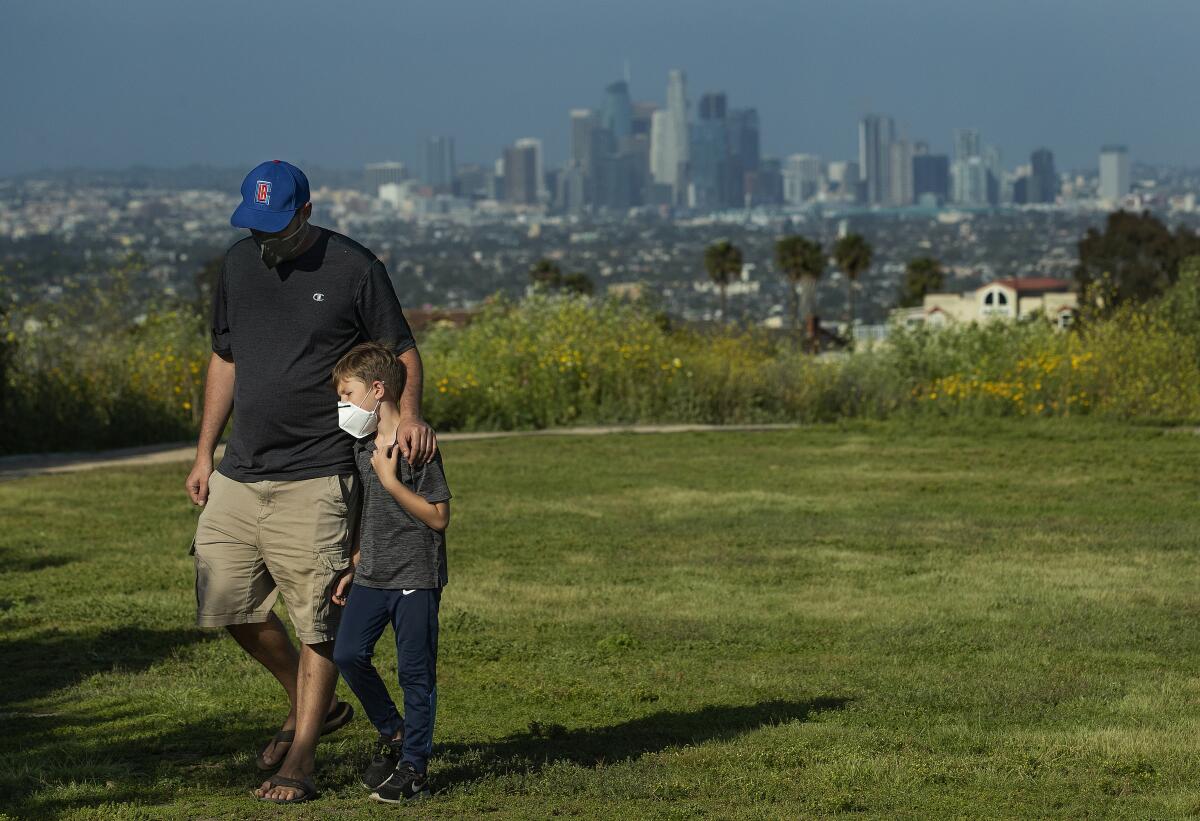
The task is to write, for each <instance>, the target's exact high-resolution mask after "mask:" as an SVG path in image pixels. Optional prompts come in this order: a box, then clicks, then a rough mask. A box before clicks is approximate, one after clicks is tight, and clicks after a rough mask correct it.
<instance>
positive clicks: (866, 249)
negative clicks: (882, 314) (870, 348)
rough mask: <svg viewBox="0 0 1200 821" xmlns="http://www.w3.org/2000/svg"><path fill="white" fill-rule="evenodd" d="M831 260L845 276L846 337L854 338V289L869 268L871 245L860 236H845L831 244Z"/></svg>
mask: <svg viewBox="0 0 1200 821" xmlns="http://www.w3.org/2000/svg"><path fill="white" fill-rule="evenodd" d="M833 259H834V261H835V262H836V263H837V266H838V267H839V268H841V269H842V271H843V273H845V274H846V337H847V338H848V339H853V338H854V289H855V288H856V287H857V285H858V278H859V276H860V275H861V274H862V272H863V271H865V270H867V269H868V268H870V267H871V244H870V243H869V242H867V241H866V239H864V238H863V235H862V234H846V236H844V237H842V238H841V239H839V240H838V241H837V242H835V243H834V244H833Z"/></svg>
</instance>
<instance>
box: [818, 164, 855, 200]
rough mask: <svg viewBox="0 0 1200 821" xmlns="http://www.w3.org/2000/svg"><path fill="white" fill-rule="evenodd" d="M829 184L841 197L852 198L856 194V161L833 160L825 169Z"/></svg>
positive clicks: (844, 198)
mask: <svg viewBox="0 0 1200 821" xmlns="http://www.w3.org/2000/svg"><path fill="white" fill-rule="evenodd" d="M825 173H826V175H827V176H828V177H829V185H830V188H831V189H832V190H834V191H835V192H836V193H837V195H838V196H839V197H840V198H841V199H843V200H846V199H850V200H853V199H854V198H855V197H856V196H857V194H858V181H859V170H858V163H856V162H849V161H846V160H834V161H833V162H831V163H829V167H828V169H826V172H825Z"/></svg>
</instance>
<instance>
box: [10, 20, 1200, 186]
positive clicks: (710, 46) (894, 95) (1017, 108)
mask: <svg viewBox="0 0 1200 821" xmlns="http://www.w3.org/2000/svg"><path fill="white" fill-rule="evenodd" d="M0 15H2V17H0V76H2V77H3V81H2V82H3V94H2V96H0V101H2V104H3V109H2V111H3V114H2V116H0V174H10V173H13V172H19V171H27V170H31V169H37V168H44V167H66V166H91V167H113V166H125V165H131V164H148V165H167V166H171V165H185V164H191V163H207V164H216V165H232V166H246V167H249V166H251V165H253V164H254V163H256V162H258V161H260V160H262V159H269V158H273V157H283V158H286V159H291V160H293V161H296V162H309V163H317V164H321V165H326V166H333V167H346V168H349V167H355V166H358V165H360V164H362V163H363V162H368V161H372V160H380V159H402V160H405V161H407V162H410V163H419V158H418V145H419V141H420V140H421V138H422V137H423V136H426V135H428V134H433V133H445V134H450V135H452V136H454V137H455V139H456V141H457V146H458V157H459V162H467V161H484V162H490V161H491V160H493V159H494V158H495V157H496V156H498V154H499V152H500V149H501V147H502V146H503V145H504V144H505V143H507V142H510V141H512V140H514V139H516V138H519V137H525V136H535V137H540V138H542V139H543V141H544V143H545V146H546V156H547V161H548V162H549V163H557V162H560V161H561V160H562V159H563V158H564V157H565V155H566V152H567V122H568V120H567V111H568V109H570V108H573V107H584V106H597V105H598V104H599V102H600V98H601V94H602V91H603V88H604V86H605V84H606V83H608V82H610V81H612V80H614V79H618V78H619V77H620V76H621V73H622V66H623V63H624V61H625V59H628V60H629V62H630V65H631V67H632V76H633V84H632V88H633V95H634V98H635V99H639V100H642V99H648V100H656V101H658V102H660V103H661V102H663V100H664V97H665V87H666V75H667V70H668V69H670V68H675V67H679V68H683V69H684V70H686V71H687V73H688V85H689V97H690V98H691V99H692V100H693V102H695V101H696V100H698V99H699V96H700V94H701V93H702V92H703V91H706V90H723V91H725V92H726V93H727V94H728V95H729V105H730V106H732V107H741V106H754V107H757V108H758V111H759V116H760V119H761V122H762V132H763V151H764V153H765V154H767V155H778V156H782V155H786V154H790V153H794V152H809V153H816V154H820V155H821V156H822V157H824V158H826V159H839V158H843V159H850V158H854V157H855V156H856V154H857V139H858V138H857V120H858V118H859V116H860V115H861V114H862V113H863V112H864V111H866V110H873V111H880V112H884V113H889V114H892V115H893V116H894V117H895V118H896V120H897V122H898V124H900V125H901V126H902V127H903V128H904V129H905V130H906V132H907V134H908V135H909V136H910V137H911V138H913V139H927V140H928V141H929V142H930V143H931V144H932V146H933V147H934V149H936V150H949V148H950V132H951V129H952V128H954V127H957V126H972V127H977V128H980V129H982V131H983V136H984V141H985V142H988V143H995V144H997V145H999V146H1000V148H1001V149H1002V151H1003V157H1004V163H1005V165H1006V166H1012V165H1015V164H1017V163H1018V162H1027V161H1028V155H1029V152H1030V150H1032V149H1033V148H1036V147H1038V146H1040V145H1046V146H1048V147H1050V148H1051V149H1052V150H1053V151H1054V152H1055V155H1056V158H1057V161H1058V165H1059V167H1060V168H1074V167H1094V166H1095V165H1096V154H1097V150H1098V149H1099V147H1100V145H1101V144H1103V143H1107V142H1123V143H1126V144H1128V145H1129V147H1130V153H1131V156H1132V157H1133V159H1134V160H1135V161H1139V160H1142V161H1148V162H1155V163H1173V164H1187V165H1200V143H1198V140H1197V137H1200V106H1197V104H1196V103H1197V93H1196V88H1197V84H1198V81H1200V71H1198V69H1200V48H1198V47H1197V45H1196V36H1197V32H1198V31H1200V2H1198V1H1197V0H1138V2H1127V0H908V1H907V2H902V1H901V0H828V1H827V2H820V3H817V2H804V1H803V0H740V2H738V1H736V0H734V1H727V0H690V2H681V1H680V0H603V2H599V1H598V0H593V1H592V2H582V0H427V2H423V3H419V4H418V3H410V2H385V1H384V0H378V1H376V0H339V1H338V2H332V1H327V2H321V3H318V2H315V1H314V0H292V1H291V2H274V0H270V1H268V0H237V2H234V1H233V0H204V2H192V3H184V2H180V1H179V0H120V2H117V1H116V0H110V2H94V1H93V2H82V1H81V0H78V1H71V0H61V1H58V0H0Z"/></svg>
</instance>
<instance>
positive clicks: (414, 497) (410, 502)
mask: <svg viewBox="0 0 1200 821" xmlns="http://www.w3.org/2000/svg"><path fill="white" fill-rule="evenodd" d="M380 481H381V483H382V484H383V486H384V487H385V488H386V489H387V492H388V493H390V494H392V498H393V499H395V500H396V502H397V503H399V505H400V507H402V508H404V509H405V510H407V511H408V512H409V513H411V514H412V515H413V516H416V517H417V518H418V519H420V520H421V521H422V522H424V523H425V524H426V525H427V526H428V527H431V528H433V529H434V530H445V529H446V526H447V525H449V524H450V503H449V502H432V503H431V502H427V501H425V500H424V499H423V498H421V496H420V495H419V494H417V493H414V492H413V491H411V490H409V489H408V488H406V487H405V486H404V484H403V483H402V482H401V481H400V480H399V479H397V478H393V479H392V480H391V481H383V480H380Z"/></svg>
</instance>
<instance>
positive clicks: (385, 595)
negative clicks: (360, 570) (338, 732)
mask: <svg viewBox="0 0 1200 821" xmlns="http://www.w3.org/2000/svg"><path fill="white" fill-rule="evenodd" d="M399 596H400V591H398V590H377V589H375V588H373V587H363V586H362V585H357V584H355V585H351V586H350V598H349V600H348V601H347V602H346V609H345V612H344V613H342V623H341V625H340V626H339V627H338V634H337V640H336V641H335V642H334V643H333V662H334V664H336V665H337V667H338V670H340V671H341V673H342V677H343V678H345V679H346V683H347V684H349V685H350V689H351V690H353V691H354V695H356V696H358V700H359V701H361V702H362V706H363V709H364V710H366V712H367V717H368V718H370V719H371V723H372V724H374V725H375V729H377V730H379V733H380V735H384V736H386V737H387V738H389V739H391V738H395V737H396V735H397V734H398V733H399V732H400V729H401V728H402V727H403V721H402V720H401V718H400V713H399V712H398V711H397V710H396V703H395V702H394V701H392V697H391V696H390V695H388V691H387V687H386V686H385V685H384V683H383V679H381V678H380V677H379V673H378V671H376V669H375V666H374V665H373V664H371V657H372V656H373V655H374V654H375V643H376V642H377V641H379V637H380V636H381V635H383V631H384V629H385V628H386V627H387V624H388V620H389V618H390V616H391V611H392V607H393V604H392V598H393V597H396V598H399Z"/></svg>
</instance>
